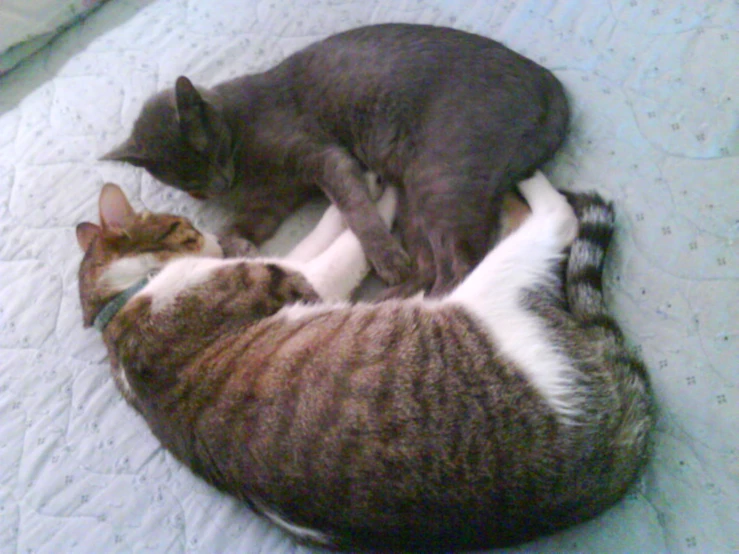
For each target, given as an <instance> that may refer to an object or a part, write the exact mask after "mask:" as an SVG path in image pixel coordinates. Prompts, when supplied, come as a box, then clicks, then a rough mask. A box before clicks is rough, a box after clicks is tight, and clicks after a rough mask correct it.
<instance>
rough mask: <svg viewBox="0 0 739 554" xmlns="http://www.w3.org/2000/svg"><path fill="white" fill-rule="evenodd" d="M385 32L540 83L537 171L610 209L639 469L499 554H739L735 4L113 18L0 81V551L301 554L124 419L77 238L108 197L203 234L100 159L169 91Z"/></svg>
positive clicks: (150, 6) (193, 211)
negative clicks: (592, 192) (647, 397)
mask: <svg viewBox="0 0 739 554" xmlns="http://www.w3.org/2000/svg"><path fill="white" fill-rule="evenodd" d="M386 21H406V22H420V23H433V24H439V25H450V26H455V27H458V28H462V29H467V30H471V31H475V32H478V33H481V34H484V35H488V36H490V37H493V38H496V39H498V40H501V41H503V42H505V43H506V44H508V45H509V46H511V47H513V48H514V49H516V50H518V51H520V52H521V53H523V54H525V55H527V56H529V57H531V58H533V59H534V60H536V61H538V62H540V63H541V64H543V65H545V66H547V67H549V68H551V69H552V70H554V71H555V73H556V74H557V76H558V77H559V78H560V79H561V80H562V82H563V83H564V84H565V85H566V87H567V90H568V93H569V95H570V98H571V101H572V105H573V110H574V114H573V125H572V132H571V136H570V138H569V139H568V141H567V144H566V146H565V147H564V149H563V150H562V152H561V153H560V154H559V155H558V156H557V158H556V159H555V160H554V162H552V163H551V164H550V165H549V166H548V167H547V168H546V171H547V173H548V174H549V175H550V176H551V179H552V180H553V182H555V184H557V185H559V186H562V187H565V188H570V189H590V188H595V189H597V190H599V191H601V192H602V193H603V194H604V195H605V196H607V197H609V198H611V199H613V200H614V201H615V204H616V207H617V210H618V217H617V223H618V231H617V235H616V238H615V244H614V246H613V248H612V250H611V251H610V256H609V261H608V267H607V277H606V288H607V296H608V301H609V304H610V306H611V308H612V311H613V313H614V314H615V315H616V317H617V318H618V320H619V321H620V322H621V323H622V325H623V327H624V330H625V333H626V335H627V337H628V340H629V341H630V343H631V344H632V345H633V347H634V348H635V349H637V350H638V351H639V352H641V354H642V355H643V357H644V359H645V360H646V362H647V364H648V366H649V370H650V374H651V376H652V378H653V382H654V389H655V394H656V397H657V400H658V403H659V408H660V418H659V424H658V430H657V433H656V437H655V447H654V456H653V460H652V462H651V464H650V466H649V468H648V470H647V471H646V473H645V475H644V478H643V479H642V480H641V481H640V482H639V483H638V485H637V486H636V487H634V489H633V490H632V491H631V492H630V493H629V494H628V496H627V497H626V498H625V499H624V500H623V501H622V502H620V503H619V504H618V505H617V506H615V507H614V508H613V509H611V510H610V511H608V512H607V513H606V514H604V515H602V516H601V517H599V518H597V519H595V520H593V521H591V522H590V523H587V524H584V525H581V526H579V527H577V528H574V529H572V530H570V531H567V532H564V533H561V534H559V535H557V536H554V537H550V538H548V539H545V540H541V541H539V542H537V543H535V544H531V545H526V546H524V547H519V548H516V549H511V552H527V551H538V552H552V553H553V552H599V553H616V552H672V553H696V554H697V553H705V552H737V551H739V452H738V450H737V449H738V448H739V390H738V389H737V385H738V384H739V352H738V348H737V345H738V342H737V338H738V337H737V327H738V323H737V322H738V320H739V287H738V286H737V283H738V281H737V276H738V275H739V265H738V264H737V250H738V249H737V244H738V243H737V234H738V232H739V184H738V181H739V56H738V54H737V52H739V3H737V2H736V1H734V0H609V1H606V0H604V1H599V2H589V1H586V0H209V1H207V2H206V1H205V0H203V1H197V0H149V1H147V0H115V1H111V2H107V3H106V4H104V5H103V6H102V7H101V8H100V9H99V10H98V11H97V12H95V13H94V14H93V15H91V16H90V17H89V18H88V19H87V20H86V21H85V22H84V23H83V24H81V25H77V26H75V27H73V28H72V29H70V30H68V31H66V32H65V33H64V34H63V35H62V36H61V37H59V38H57V39H56V40H55V41H54V42H53V43H52V44H51V45H50V46H49V47H47V48H46V49H44V50H43V51H42V52H41V53H39V54H36V55H35V56H34V58H33V59H31V60H26V61H25V62H23V64H21V65H20V66H19V67H18V68H16V69H15V70H13V71H12V72H10V73H9V74H7V75H6V76H4V77H3V78H2V79H0V331H1V332H0V552H2V553H21V552H22V553H37V552H39V553H40V552H50V553H59V552H65V553H67V552H72V553H88V552H89V553H93V552H96V553H99V552H105V553H109V552H137V553H138V552H177V553H179V552H188V553H195V552H203V553H212V552H239V553H258V552H263V553H277V554H281V553H287V552H309V550H308V549H305V548H302V547H298V546H296V545H295V544H294V543H293V542H292V541H291V540H290V539H289V538H288V537H287V536H285V535H284V534H283V533H282V532H280V531H279V530H278V529H276V528H275V527H273V526H272V525H270V524H268V523H266V522H265V521H263V520H261V519H260V518H258V517H256V516H255V515H254V514H252V513H251V512H250V511H249V510H248V509H247V508H245V507H244V506H242V505H240V504H239V503H237V502H236V501H234V500H232V499H230V498H228V497H226V496H224V495H222V494H220V493H218V492H217V491H215V490H213V489H212V488H210V487H208V486H207V485H205V484H204V483H203V482H201V481H200V480H198V479H197V478H195V477H194V476H193V475H192V474H191V473H190V472H189V471H188V470H187V469H185V468H184V467H182V466H181V465H180V464H178V463H177V462H176V461H175V460H174V459H173V458H172V456H170V455H169V454H168V453H166V452H164V451H163V450H162V448H160V446H159V445H158V443H157V441H156V440H155V439H154V438H153V437H152V435H151V434H150V433H149V431H148V428H147V427H146V425H145V424H144V422H143V420H142V419H141V418H140V417H139V416H138V415H136V414H135V413H134V412H133V410H132V409H130V408H129V407H128V406H127V405H126V404H125V403H124V401H123V400H122V398H121V396H120V394H119V393H118V392H117V391H116V389H115V387H114V385H113V382H112V380H111V377H110V376H109V371H108V364H107V361H106V359H105V352H104V349H103V346H102V342H101V339H100V336H99V335H98V334H97V333H96V332H95V331H93V330H83V328H82V318H81V312H80V308H79V301H78V297H77V277H76V273H77V267H78V264H79V261H80V256H81V255H80V252H79V249H78V246H77V243H76V240H75V236H74V226H75V224H76V223H78V222H80V221H83V220H96V219H97V205H96V202H97V196H98V193H99V191H100V188H101V186H102V184H103V183H104V182H106V181H113V182H117V183H119V184H121V185H122V186H123V187H124V189H125V190H126V191H127V192H128V193H129V194H130V195H131V197H132V198H133V203H134V205H135V206H136V207H137V208H142V207H147V208H148V209H151V210H169V211H175V212H178V213H182V214H186V215H190V216H192V217H194V218H195V219H196V220H197V221H198V222H200V223H201V224H203V225H204V226H206V227H207V226H210V227H211V228H213V227H215V226H216V225H217V224H218V221H219V218H218V215H217V214H214V213H213V212H211V211H208V210H207V209H204V208H203V207H202V206H201V205H199V204H198V203H197V202H195V201H194V200H191V199H189V198H187V197H186V196H185V195H183V194H181V193H179V192H177V191H174V190H173V189H170V188H166V187H164V186H162V185H160V184H158V183H157V182H155V181H154V180H153V179H152V178H150V177H149V176H147V175H145V174H144V173H143V172H141V171H139V170H136V169H133V168H131V167H126V166H123V165H122V164H112V163H103V162H99V161H97V158H98V157H99V156H100V155H101V154H102V153H104V152H105V151H107V149H109V148H110V147H112V146H113V145H115V144H116V143H117V142H119V141H120V140H122V139H123V138H124V137H125V136H127V134H128V131H129V129H130V126H131V124H132V121H133V119H134V117H135V116H136V115H137V113H138V111H139V109H140V107H141V105H142V103H143V101H144V100H145V99H146V98H147V97H148V96H149V95H151V94H152V93H154V92H155V91H157V90H160V89H162V88H164V87H168V86H171V85H172V84H173V82H174V79H175V78H176V77H177V76H178V75H180V74H183V73H184V74H187V75H189V76H191V77H193V78H194V79H195V80H196V81H197V82H199V83H202V84H204V85H210V84H215V83H217V82H219V81H221V80H224V79H226V78H229V77H232V76H235V75H238V74H242V73H245V72H252V71H258V70H262V69H266V68H267V67H269V66H271V65H273V64H274V63H276V62H277V61H279V60H281V59H282V58H283V57H284V56H286V55H287V54H288V53H290V52H292V51H295V50H296V49H298V48H300V47H302V46H304V45H306V44H308V43H309V42H311V41H314V40H316V39H318V38H321V37H324V36H326V35H328V34H331V33H333V32H337V31H340V30H344V29H347V28H350V27H354V26H358V25H362V24H368V23H374V22H386ZM491 147H494V145H492V146H491ZM317 213H318V210H317V209H316V208H314V209H313V210H306V211H304V212H303V213H302V214H301V215H299V216H298V217H296V218H294V219H293V220H292V221H291V222H290V223H289V224H288V225H287V226H286V227H285V228H284V229H283V231H282V233H281V235H280V237H278V239H277V240H276V241H274V242H273V243H272V244H271V245H270V248H272V249H274V250H275V251H279V250H280V249H281V248H284V247H285V245H287V244H289V243H290V242H291V241H295V240H297V238H298V237H299V236H300V235H301V234H302V233H304V232H305V230H306V229H307V228H308V226H309V225H310V224H311V223H312V222H313V221H315V216H316V214H317Z"/></svg>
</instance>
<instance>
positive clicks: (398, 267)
mask: <svg viewBox="0 0 739 554" xmlns="http://www.w3.org/2000/svg"><path fill="white" fill-rule="evenodd" d="M369 261H370V263H371V264H372V267H373V268H374V269H375V271H376V272H377V275H378V276H379V277H380V279H382V280H383V281H385V283H386V284H388V285H398V284H400V283H402V282H404V281H405V280H406V279H408V278H409V277H410V276H411V274H412V272H413V264H412V262H411V259H410V258H409V257H408V254H406V253H405V251H404V250H403V249H402V248H401V247H400V246H399V245H398V244H397V243H393V248H387V249H383V250H382V251H380V252H379V255H377V256H375V257H373V258H369Z"/></svg>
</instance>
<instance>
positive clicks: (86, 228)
mask: <svg viewBox="0 0 739 554" xmlns="http://www.w3.org/2000/svg"><path fill="white" fill-rule="evenodd" d="M75 230H76V232H77V244H79V245H80V248H81V249H82V251H83V252H87V249H88V248H90V245H91V244H92V241H93V240H95V237H99V236H100V227H98V226H97V225H95V224H94V223H90V222H89V221H85V222H83V223H80V224H79V225H77V228H76V229H75Z"/></svg>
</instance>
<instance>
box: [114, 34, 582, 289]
mask: <svg viewBox="0 0 739 554" xmlns="http://www.w3.org/2000/svg"><path fill="white" fill-rule="evenodd" d="M568 118H569V110H568V105H567V100H566V98H565V95H564V91H563V89H562V86H561V84H560V83H559V81H558V80H557V79H556V78H555V77H554V76H553V75H552V74H551V73H550V72H549V71H547V70H546V69H544V68H543V67H541V66H539V65H537V64H536V63H534V62H533V61H531V60H529V59H527V58H525V57H523V56H521V55H519V54H517V53H515V52H513V51H512V50H510V49H508V48H506V47H505V46H503V45H502V44H500V43H498V42H495V41H493V40H490V39H488V38H485V37H482V36H478V35H474V34H470V33H466V32H463V31H458V30H454V29H449V28H444V27H434V26H428V25H410V24H383V25H373V26H368V27H360V28H357V29H354V30H351V31H347V32H344V33H340V34H337V35H334V36H331V37H329V38H327V39H325V40H323V41H320V42H317V43H315V44H313V45H311V46H309V47H307V48H305V49H304V50H301V51H299V52H297V53H295V54H293V55H291V56H289V57H288V58H287V59H285V60H284V61H283V62H282V63H280V64H278V65H277V66H276V67H274V68H272V69H270V70H268V71H266V72H264V73H259V74H253V75H245V76H242V77H239V78H237V79H234V80H231V81H228V82H224V83H222V84H220V85H218V86H216V87H214V88H212V89H205V88H196V87H194V86H193V84H192V83H191V82H190V81H189V80H188V79H187V78H186V77H180V78H179V79H177V81H176V84H175V87H174V90H165V91H163V92H160V93H159V94H157V95H155V96H154V97H152V98H151V99H149V100H148V101H147V102H146V104H145V105H144V107H143V109H142V111H141V113H140V115H139V117H138V119H137V120H136V122H135V124H134V127H133V131H132V134H131V136H130V137H129V138H128V139H127V140H126V141H125V142H124V143H123V144H121V145H120V146H118V147H117V148H115V149H114V150H112V151H111V152H109V153H108V154H106V155H105V156H104V157H103V159H108V160H119V161H125V162H128V163H131V164H133V165H136V166H140V167H143V168H145V169H146V170H147V171H148V172H149V173H150V174H151V175H152V176H154V177H155V178H156V179H158V180H160V181H162V182H164V183H166V184H169V185H172V186H175V187H177V188H180V189H182V190H184V191H187V192H190V193H191V194H192V195H193V196H196V197H221V201H222V202H224V203H225V204H227V205H228V206H230V207H232V208H233V206H237V207H238V208H237V212H239V213H240V215H241V217H240V218H239V220H238V222H237V224H236V228H237V229H236V230H237V231H238V232H239V233H240V234H241V235H243V236H245V237H246V238H248V239H250V240H253V241H254V242H256V243H260V242H262V241H263V240H265V239H266V238H268V237H269V236H270V235H271V234H272V233H273V232H274V230H275V229H276V227H277V226H278V225H279V223H280V222H281V221H282V220H283V219H284V218H285V217H286V215H287V214H289V213H290V212H291V211H293V210H294V209H295V208H296V207H297V206H298V205H299V204H301V203H302V202H304V201H305V200H306V199H308V198H309V197H311V196H312V195H314V194H316V193H319V192H320V190H323V192H324V193H325V194H326V195H327V196H328V197H329V198H330V199H331V201H332V202H333V203H334V204H336V205H337V206H338V207H339V208H340V210H341V212H342V213H343V214H344V216H345V217H346V219H347V222H348V225H349V227H350V228H351V229H352V230H353V231H354V232H355V234H356V235H357V236H358V237H359V240H360V241H361V242H362V246H363V247H364V250H365V252H366V253H367V257H368V258H369V260H370V263H371V264H372V266H373V267H374V268H375V269H376V270H377V272H378V274H379V275H380V277H381V278H382V279H383V280H385V281H386V282H388V283H390V284H398V283H401V282H402V284H400V285H398V287H396V288H393V289H391V290H390V291H389V292H388V295H389V296H409V295H411V294H413V293H415V292H416V291H418V290H420V289H424V290H427V291H430V293H431V294H432V295H441V294H442V293H446V292H449V291H450V290H451V289H452V288H453V287H454V285H455V284H457V283H458V282H459V281H460V280H461V279H462V278H463V277H464V276H465V275H467V273H468V272H469V270H470V269H471V268H472V267H474V266H475V265H476V264H477V263H478V262H479V261H480V260H481V259H482V257H483V256H484V255H485V253H486V252H487V250H488V249H489V246H490V240H489V238H490V236H491V231H493V230H495V229H496V228H497V223H498V214H499V210H500V202H499V201H500V198H501V196H502V194H503V193H504V192H505V191H509V190H512V189H513V188H514V186H515V184H516V183H517V182H519V181H520V180H521V179H523V178H524V177H528V176H530V175H532V174H533V171H534V170H535V169H536V168H538V167H539V166H541V165H542V164H543V163H544V162H546V161H547V160H548V159H550V158H551V157H552V156H553V154H554V153H555V151H556V150H557V148H558V147H559V145H560V144H561V142H562V140H563V138H564V136H565V133H566V128H567V123H568ZM367 169H369V170H372V171H373V172H375V173H376V174H378V175H379V176H380V177H381V178H382V179H383V180H385V181H386V182H390V183H397V184H399V186H400V187H401V188H402V193H401V194H402V196H401V201H400V213H399V215H398V227H399V232H400V235H401V241H402V243H403V245H404V246H405V250H407V252H408V254H409V255H410V259H409V257H408V254H406V251H405V250H404V249H403V248H402V247H401V246H400V244H398V242H397V241H396V240H395V239H394V238H393V237H392V236H391V234H390V233H389V231H388V230H387V229H386V228H385V226H383V225H382V221H381V219H380V217H379V216H378V214H377V210H375V209H374V207H373V205H372V203H371V201H370V199H369V197H368V195H367V189H366V187H365V186H364V183H363V180H362V173H363V172H364V171H365V170H367ZM223 195H225V197H224V196H223ZM412 267H413V269H411V268H412Z"/></svg>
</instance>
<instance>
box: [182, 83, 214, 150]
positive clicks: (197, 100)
mask: <svg viewBox="0 0 739 554" xmlns="http://www.w3.org/2000/svg"><path fill="white" fill-rule="evenodd" d="M174 96H175V108H176V111H177V122H178V123H179V125H180V130H181V131H182V134H183V135H184V136H185V138H186V139H187V140H188V142H189V143H190V144H191V145H192V146H193V148H195V150H197V151H199V152H202V151H204V150H205V149H206V147H207V146H208V132H207V128H208V125H207V121H206V119H207V103H206V102H205V100H203V97H202V96H201V95H200V93H199V92H198V91H197V89H196V88H195V86H194V85H193V84H192V82H191V81H190V79H188V78H187V77H185V76H184V75H183V76H180V77H177V81H176V82H175V86H174Z"/></svg>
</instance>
